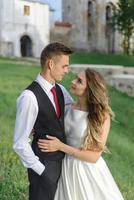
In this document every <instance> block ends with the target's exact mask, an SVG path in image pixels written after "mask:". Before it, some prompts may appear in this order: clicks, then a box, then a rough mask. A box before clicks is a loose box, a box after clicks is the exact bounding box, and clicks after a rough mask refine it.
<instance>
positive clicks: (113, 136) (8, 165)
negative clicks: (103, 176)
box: [0, 56, 134, 200]
mask: <svg viewBox="0 0 134 200" xmlns="http://www.w3.org/2000/svg"><path fill="white" fill-rule="evenodd" d="M78 57H79V56H78ZM76 60H77V59H76V58H73V60H72V63H78V61H76ZM83 62H84V61H83ZM39 71H40V67H39V66H38V65H37V64H35V63H34V62H29V61H25V60H22V61H21V60H10V59H0V200H27V199H28V180H27V170H26V168H24V166H23V165H22V163H21V161H20V159H19V158H18V156H17V155H16V154H15V153H14V152H13V149H12V141H13V132H14V124H15V115H16V98H17V96H18V95H19V94H20V93H21V91H22V90H23V89H25V88H26V87H27V85H29V84H30V83H31V82H32V81H33V80H34V79H35V78H36V75H37V74H38V73H39ZM73 77H74V74H72V73H69V74H68V75H67V76H66V77H65V79H64V81H63V82H62V83H63V85H65V87H67V89H69V84H70V81H71V80H72V79H73ZM109 94H110V101H111V106H112V109H113V111H114V112H115V114H116V121H115V122H112V126H111V131H110V134H109V139H108V142H107V146H108V148H109V150H110V152H111V153H110V154H104V155H103V157H104V158H105V160H106V162H107V164H108V166H109V168H110V170H111V172H112V174H113V176H114V178H115V180H116V182H117V184H118V186H119V188H120V190H121V192H122V194H123V196H124V199H125V200H134V123H133V122H134V98H133V97H128V96H127V95H125V94H123V93H120V92H118V91H116V90H115V89H113V88H110V89H109ZM89 195H90V194H89Z"/></svg>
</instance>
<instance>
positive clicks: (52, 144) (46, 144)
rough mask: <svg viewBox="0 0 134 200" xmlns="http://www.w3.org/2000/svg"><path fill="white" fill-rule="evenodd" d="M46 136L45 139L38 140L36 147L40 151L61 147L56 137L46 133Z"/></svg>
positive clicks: (51, 150) (55, 149)
mask: <svg viewBox="0 0 134 200" xmlns="http://www.w3.org/2000/svg"><path fill="white" fill-rule="evenodd" d="M46 137H47V138H48V139H47V140H45V139H39V140H38V147H39V148H40V150H41V151H42V152H54V151H59V150H60V149H61V146H62V144H63V143H62V142H61V141H60V140H59V139H58V138H56V137H53V136H50V135H47V136H46Z"/></svg>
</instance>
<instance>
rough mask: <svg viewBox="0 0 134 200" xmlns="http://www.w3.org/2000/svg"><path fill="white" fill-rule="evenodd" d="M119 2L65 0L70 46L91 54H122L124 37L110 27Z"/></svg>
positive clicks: (64, 9) (64, 16) (63, 7)
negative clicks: (69, 27) (70, 26)
mask: <svg viewBox="0 0 134 200" xmlns="http://www.w3.org/2000/svg"><path fill="white" fill-rule="evenodd" d="M117 2H118V0H103V1H102V0H73V1H72V0H63V1H62V14H63V21H67V22H70V23H71V24H72V28H71V30H70V39H69V40H70V44H72V46H73V47H75V48H77V49H81V50H86V51H90V52H97V51H98V52H105V53H118V52H122V36H121V35H120V34H119V33H118V32H117V31H115V30H114V29H113V28H111V26H109V20H110V18H111V16H112V13H113V8H114V7H116V6H117Z"/></svg>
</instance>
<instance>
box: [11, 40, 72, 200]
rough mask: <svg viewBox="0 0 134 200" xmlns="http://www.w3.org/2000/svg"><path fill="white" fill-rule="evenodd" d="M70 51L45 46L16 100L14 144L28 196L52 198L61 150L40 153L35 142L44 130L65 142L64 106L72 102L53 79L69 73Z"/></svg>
mask: <svg viewBox="0 0 134 200" xmlns="http://www.w3.org/2000/svg"><path fill="white" fill-rule="evenodd" d="M71 54H72V50H71V49H70V48H68V47H67V46H65V45H63V44H61V43H51V44H49V45H48V46H46V47H45V48H44V49H43V51H42V53H41V57H40V62H41V72H40V74H38V76H37V78H36V80H35V81H33V82H32V83H31V84H30V86H28V87H27V88H26V89H25V90H24V91H23V92H22V93H21V95H20V96H19V98H18V100H17V115H16V124H15V133H14V144H13V148H14V150H15V151H16V153H17V154H18V155H19V156H20V158H21V160H22V162H23V164H24V166H25V167H27V168H28V178H29V183H30V184H29V200H53V199H54V195H55V191H56V187H57V182H58V179H59V176H60V172H61V164H62V159H63V157H64V154H63V153H62V152H60V151H57V152H52V153H43V152H41V151H40V149H39V148H38V145H37V142H38V139H40V138H46V135H47V134H49V135H50V134H51V135H53V136H55V137H58V138H59V139H60V140H61V141H63V142H65V135H64V106H65V105H66V104H69V103H71V102H72V98H71V97H70V95H69V94H68V92H67V91H66V89H65V88H64V87H63V86H62V85H60V84H56V81H60V80H62V79H63V77H64V75H65V74H66V73H68V70H69V69H68V68H69V56H70V55H71ZM32 130H34V134H33V140H32V146H31V145H30V144H29V136H30V133H31V132H32Z"/></svg>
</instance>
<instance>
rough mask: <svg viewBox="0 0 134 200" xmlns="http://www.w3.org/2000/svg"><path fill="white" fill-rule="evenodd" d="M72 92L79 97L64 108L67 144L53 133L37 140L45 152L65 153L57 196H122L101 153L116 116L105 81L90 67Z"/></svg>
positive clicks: (77, 199) (70, 199) (109, 199)
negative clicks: (110, 104) (44, 138)
mask: <svg viewBox="0 0 134 200" xmlns="http://www.w3.org/2000/svg"><path fill="white" fill-rule="evenodd" d="M71 92H72V94H74V95H75V96H77V97H78V101H77V102H76V103H75V104H73V105H70V106H68V107H67V108H66V111H65V133H66V138H67V144H64V143H62V142H61V141H60V140H59V139H58V138H55V137H52V136H50V135H48V136H47V138H48V140H42V139H40V140H39V142H38V145H39V148H40V149H41V151H43V152H53V151H63V152H65V153H66V156H65V158H64V160H63V164H62V174H61V177H60V179H59V182H58V187H57V191H56V194H55V198H54V200H63V199H64V200H123V197H122V195H121V193H120V191H119V189H118V187H117V185H116V183H115V181H114V179H113V177H112V175H111V173H110V171H109V169H108V167H107V165H106V163H105V161H104V159H103V158H102V156H101V154H102V152H103V151H107V148H106V141H107V137H108V133H109V129H110V121H111V118H112V117H113V113H112V110H111V108H110V106H109V102H108V95H107V89H106V84H105V81H104V79H103V77H102V76H101V75H100V74H99V73H98V72H96V71H94V70H91V69H89V68H88V69H86V70H85V71H84V72H81V73H80V74H79V75H78V76H77V78H76V79H75V80H73V81H72V85H71Z"/></svg>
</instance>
